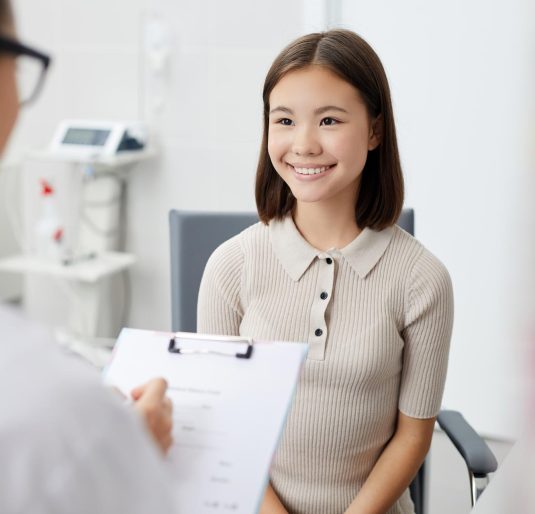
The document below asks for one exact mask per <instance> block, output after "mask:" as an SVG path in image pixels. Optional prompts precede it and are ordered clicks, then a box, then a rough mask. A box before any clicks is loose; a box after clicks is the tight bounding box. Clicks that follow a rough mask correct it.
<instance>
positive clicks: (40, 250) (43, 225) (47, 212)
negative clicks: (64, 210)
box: [35, 179, 64, 261]
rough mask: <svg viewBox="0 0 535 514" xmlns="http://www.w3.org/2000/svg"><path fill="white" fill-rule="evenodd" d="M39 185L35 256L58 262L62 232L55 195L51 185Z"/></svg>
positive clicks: (44, 182)
mask: <svg viewBox="0 0 535 514" xmlns="http://www.w3.org/2000/svg"><path fill="white" fill-rule="evenodd" d="M40 183H41V195H40V196H41V217H40V218H39V220H38V221H37V223H36V225H35V242H36V254H37V256H38V257H41V258H43V259H49V260H50V259H51V260H57V261H59V260H60V259H61V254H62V242H63V235H64V230H63V227H62V225H61V222H60V219H59V216H58V212H57V205H56V195H55V191H54V188H53V187H52V185H51V184H50V183H49V182H48V181H46V180H44V179H41V180H40Z"/></svg>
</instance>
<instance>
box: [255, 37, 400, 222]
mask: <svg viewBox="0 0 535 514" xmlns="http://www.w3.org/2000/svg"><path fill="white" fill-rule="evenodd" d="M311 65H316V66H323V67H325V68H327V69H329V70H330V71H332V72H333V73H335V74H336V75H338V76H339V77H341V78H342V79H343V80H345V81H346V82H348V83H349V84H351V85H352V86H353V87H355V88H356V89H357V90H358V91H359V93H360V95H361V97H362V99H363V100H364V103H365V104H366V108H367V110H368V113H369V115H370V116H371V117H372V118H378V117H379V116H380V117H381V119H380V123H378V124H377V127H378V128H379V129H380V134H379V137H380V139H379V140H380V143H379V145H378V147H377V148H375V149H374V150H371V151H369V152H368V157H367V160H366V164H365V165H364V169H363V171H362V175H361V180H360V188H359V194H358V197H357V202H356V205H355V219H356V222H357V225H358V227H359V228H361V229H363V228H365V227H369V228H371V229H374V230H382V229H384V228H386V227H389V226H391V225H393V224H394V223H396V221H397V220H398V218H399V215H400V213H401V209H402V207H403V195H404V187H403V174H402V171H401V164H400V159H399V152H398V145H397V138H396V128H395V124H394V114H393V110H392V101H391V98H390V89H389V87H388V80H387V78H386V74H385V71H384V68H383V66H382V64H381V61H380V60H379V57H378V56H377V54H376V53H375V52H374V50H373V49H372V48H371V47H370V45H369V44H368V43H366V41H364V39H362V38H361V37H360V36H358V35H357V34H355V33H354V32H351V31H350V30H343V29H336V30H329V31H327V32H321V33H314V34H308V35H306V36H303V37H300V38H299V39H296V40H295V41H294V42H292V43H290V44H289V45H288V46H287V47H286V48H285V49H284V50H283V51H282V52H281V53H280V54H279V55H278V56H277V58H276V59H275V61H274V62H273V64H272V65H271V68H270V69H269V71H268V74H267V76H266V80H265V82H264V90H263V93H262V97H263V101H264V131H263V137H262V145H261V147H260V156H259V160H258V167H257V172H256V185H255V196H256V206H257V209H258V216H259V218H260V220H261V221H262V222H264V223H266V224H267V223H268V222H269V221H270V220H272V219H274V218H275V219H282V218H283V217H285V216H286V215H287V214H288V213H289V212H292V211H293V209H294V207H295V198H294V196H293V195H292V193H291V191H290V188H289V187H288V186H287V185H286V183H285V182H284V181H283V180H282V179H281V178H280V176H279V174H278V173H277V172H276V170H275V168H274V167H273V164H272V162H271V159H270V157H269V154H268V138H269V110H270V107H269V97H270V95H271V91H273V88H274V87H275V86H276V85H277V83H278V82H279V81H280V80H281V79H282V78H283V77H284V76H285V75H286V74H287V73H290V72H292V71H295V70H299V69H302V68H306V67H307V66H311Z"/></svg>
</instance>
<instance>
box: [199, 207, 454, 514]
mask: <svg viewBox="0 0 535 514" xmlns="http://www.w3.org/2000/svg"><path fill="white" fill-rule="evenodd" d="M452 320H453V294H452V287H451V281H450V278H449V275H448V272H447V271H446V269H445V267H444V266H443V265H442V264H441V263H440V261H438V259H436V258H435V257H434V256H433V255H432V254H431V253H430V252H429V251H428V250H426V249H425V248H424V247H423V246H422V244H421V243H419V242H418V241H417V240H416V239H414V238H413V237H412V236H410V235H409V234H407V233H406V232H404V231H403V230H402V229H400V228H399V227H397V226H394V227H390V228H388V229H385V230H383V231H380V232H377V231H373V230H370V229H364V230H363V231H362V232H361V234H360V235H359V236H358V237H357V238H356V239H355V240H354V241H353V242H351V243H350V244H349V245H347V246H346V247H345V248H342V249H341V250H337V249H332V250H329V251H326V252H322V251H319V250H317V249H316V248H313V247H312V246H311V245H310V244H309V243H308V242H307V241H306V240H305V239H304V238H303V237H302V236H301V234H300V233H299V231H298V230H297V228H296V227H295V225H294V223H293V220H292V218H291V217H290V216H289V217H287V218H285V219H284V220H283V221H271V222H270V224H269V226H266V225H263V224H261V223H258V224H256V225H253V226H252V227H250V228H248V229H246V230H245V231H243V232H242V233H241V234H239V235H237V236H236V237H234V238H232V239H230V240H229V241H227V242H225V243H224V244H222V245H221V246H220V247H219V248H218V249H217V250H216V251H215V252H214V253H213V255H212V256H211V258H210V260H209V261H208V263H207V265H206V269H205V272H204V276H203V280H202V283H201V289H200V292H199V304H198V326H197V328H198V331H199V332H202V333H208V334H228V335H242V336H250V337H253V338H256V339H263V340H278V341H288V342H292V341H302V342H306V343H308V344H309V354H308V359H307V362H306V364H305V366H304V368H303V371H302V374H301V377H300V380H299V384H298V388H297V391H296V395H295V399H294V402H293V405H292V408H291V411H290V414H289V416H288V419H287V422H286V426H285V429H284V433H283V436H282V439H281V442H280V445H279V448H278V450H277V452H276V455H275V457H274V460H273V464H272V468H271V483H272V485H273V488H274V489H275V491H276V493H277V494H278V495H279V497H280V499H281V500H282V502H283V504H284V505H285V506H286V508H287V509H288V511H289V512H290V513H291V514H342V513H343V512H344V510H345V509H346V508H347V507H348V506H349V504H350V503H351V502H352V500H353V499H354V498H355V496H356V495H357V494H358V492H359V490H360V488H361V487H362V484H363V483H364V482H365V480H366V478H367V477H368V475H369V473H370V471H371V470H372V468H373V466H374V465H375V463H376V462H377V459H378V458H379V456H380V454H381V452H382V450H383V448H384V447H385V445H386V444H387V443H388V441H389V439H390V438H391V436H392V435H393V434H394V431H395V427H396V417H397V412H398V409H399V410H400V411H401V412H403V413H404V414H406V415H408V416H412V417H415V418H431V417H433V416H435V415H436V414H437V413H438V411H439V408H440V402H441V398H442V392H443V389H444V382H445V378H446V369H447V362H448V350H449V343H450V336H451V329H452ZM273 380H277V377H276V376H274V377H273ZM388 512H389V513H392V514H393V513H402V514H408V513H412V512H413V506H412V502H411V500H410V497H409V493H408V490H407V491H405V493H404V494H403V495H402V497H401V498H400V499H399V500H398V501H397V503H396V504H395V505H394V506H393V507H392V508H391V509H390V510H389V511H388Z"/></svg>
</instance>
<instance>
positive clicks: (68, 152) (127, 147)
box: [50, 120, 148, 161]
mask: <svg viewBox="0 0 535 514" xmlns="http://www.w3.org/2000/svg"><path fill="white" fill-rule="evenodd" d="M147 143H148V130H147V127H146V125H145V124H144V123H143V122H139V121H135V122H129V123H128V122H113V121H93V120H65V121H62V122H61V123H60V124H59V127H58V128H57V130H56V132H55V134H54V137H53V139H52V143H51V145H50V153H51V154H53V155H57V156H62V157H66V158H72V159H76V160H78V159H80V160H87V159H89V160H96V161H98V160H99V159H101V158H109V157H113V156H116V155H121V154H124V153H125V152H128V153H130V152H132V153H135V152H139V151H140V150H144V149H145V148H146V146H147Z"/></svg>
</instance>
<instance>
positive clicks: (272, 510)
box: [258, 484, 288, 514]
mask: <svg viewBox="0 0 535 514" xmlns="http://www.w3.org/2000/svg"><path fill="white" fill-rule="evenodd" d="M258 514H288V511H287V510H286V509H285V508H284V505H283V504H282V503H281V501H280V500H279V497H278V496H277V494H276V493H275V491H274V490H273V487H271V484H268V486H267V489H266V494H265V496H264V501H263V502H262V506H261V507H260V511H259V513H258Z"/></svg>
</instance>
